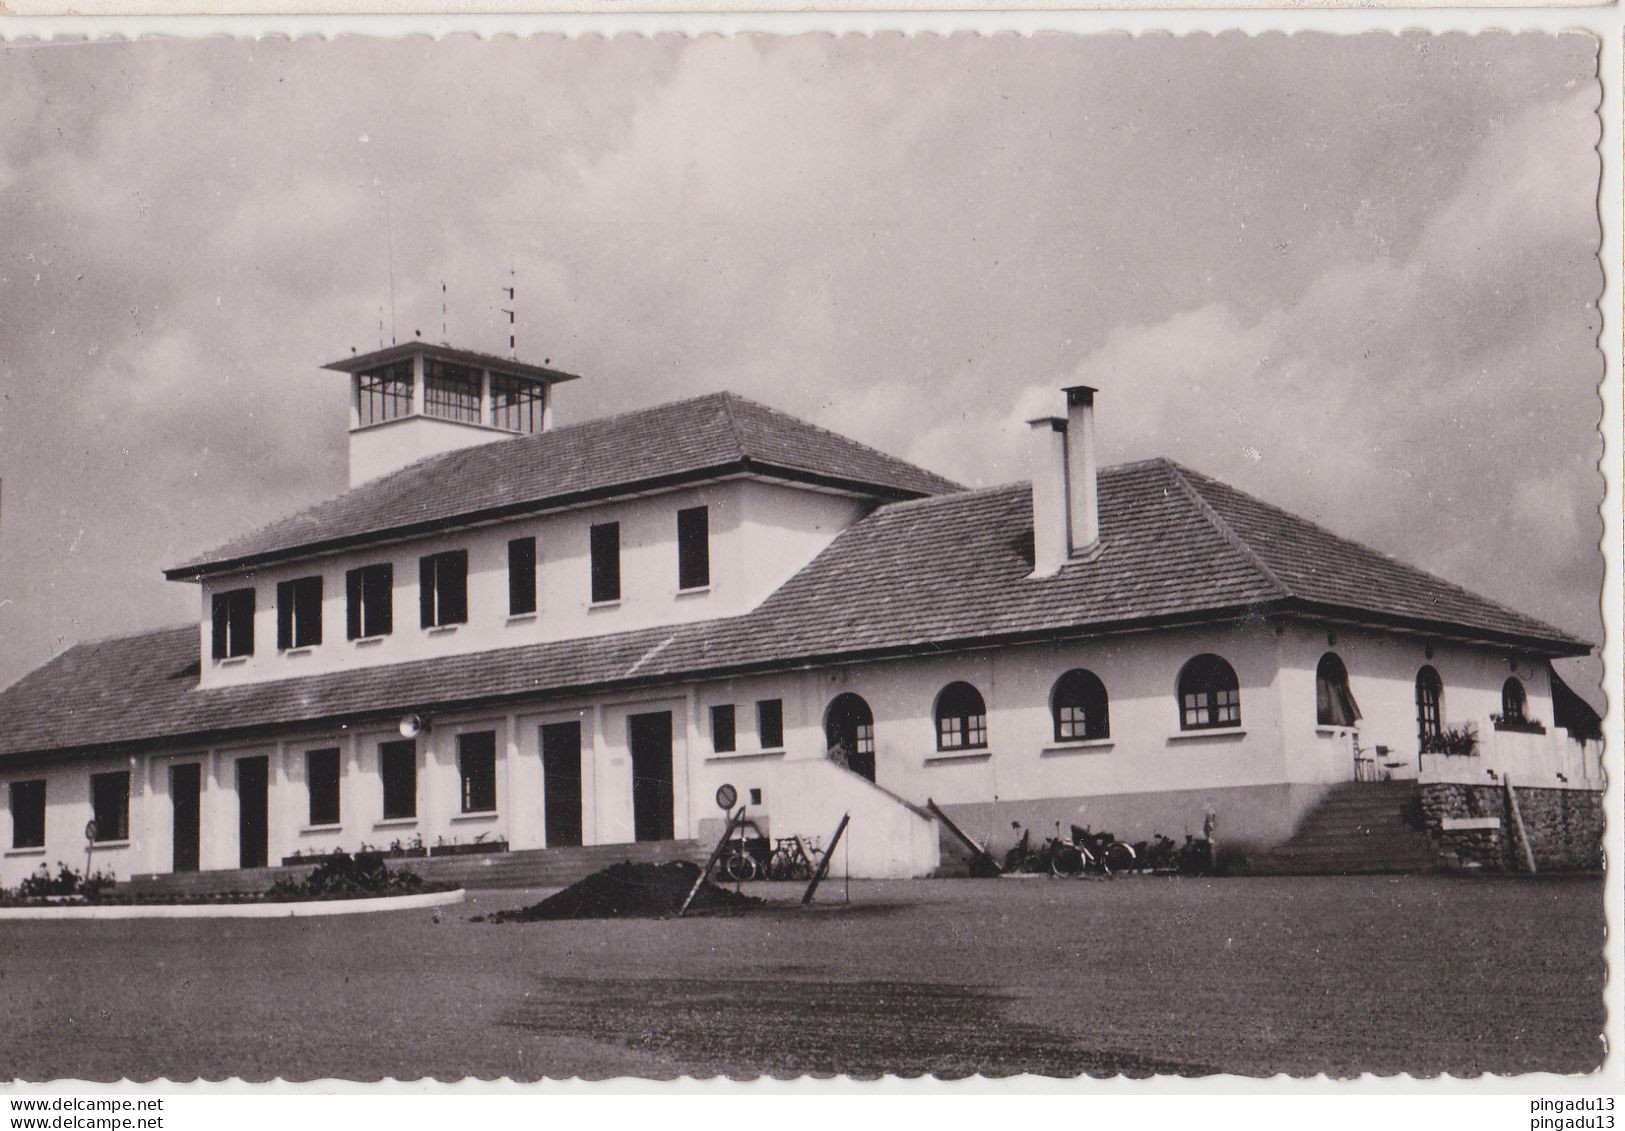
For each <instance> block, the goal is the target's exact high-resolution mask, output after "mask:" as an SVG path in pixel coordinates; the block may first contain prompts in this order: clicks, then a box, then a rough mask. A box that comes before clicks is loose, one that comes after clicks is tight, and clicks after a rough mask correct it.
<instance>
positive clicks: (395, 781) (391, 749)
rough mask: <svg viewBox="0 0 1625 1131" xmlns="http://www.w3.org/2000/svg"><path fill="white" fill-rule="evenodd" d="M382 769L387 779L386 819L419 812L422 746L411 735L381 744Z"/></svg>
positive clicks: (381, 772) (404, 817)
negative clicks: (409, 737)
mask: <svg viewBox="0 0 1625 1131" xmlns="http://www.w3.org/2000/svg"><path fill="white" fill-rule="evenodd" d="M378 772H379V776H380V777H382V778H383V779H384V820H386V821H400V820H405V819H406V818H409V817H416V816H417V815H418V747H417V743H415V742H413V741H412V740H411V739H406V740H405V741H400V742H382V743H379V744H378Z"/></svg>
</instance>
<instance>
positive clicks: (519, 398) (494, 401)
mask: <svg viewBox="0 0 1625 1131" xmlns="http://www.w3.org/2000/svg"><path fill="white" fill-rule="evenodd" d="M546 397H547V394H546V391H545V388H544V387H543V386H541V385H537V384H534V383H532V382H530V381H525V380H521V379H520V378H518V377H509V376H507V375H506V374H503V373H493V374H491V423H492V425H493V426H495V427H497V428H506V429H507V430H508V431H509V432H527V433H529V432H540V431H541V430H542V410H543V409H544V408H545V407H546V406H547V400H546Z"/></svg>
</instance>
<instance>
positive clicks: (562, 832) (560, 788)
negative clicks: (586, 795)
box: [542, 723, 581, 848]
mask: <svg viewBox="0 0 1625 1131" xmlns="http://www.w3.org/2000/svg"><path fill="white" fill-rule="evenodd" d="M542 815H543V820H544V822H545V824H546V828H547V847H549V848H558V847H559V846H560V845H566V844H580V843H581V724H580V723H548V724H546V725H545V726H543V727H542Z"/></svg>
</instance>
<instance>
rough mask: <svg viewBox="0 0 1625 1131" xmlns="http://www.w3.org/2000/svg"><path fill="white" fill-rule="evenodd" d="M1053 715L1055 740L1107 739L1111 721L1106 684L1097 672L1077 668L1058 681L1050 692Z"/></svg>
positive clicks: (1051, 715)
mask: <svg viewBox="0 0 1625 1131" xmlns="http://www.w3.org/2000/svg"><path fill="white" fill-rule="evenodd" d="M1049 713H1050V717H1051V718H1053V719H1054V720H1055V741H1056V742H1067V741H1069V740H1072V739H1078V738H1107V737H1109V736H1110V735H1111V732H1112V729H1111V722H1110V720H1109V719H1108V717H1107V714H1106V685H1105V684H1104V683H1101V682H1100V677H1099V676H1097V675H1096V674H1095V673H1094V672H1086V671H1084V670H1083V669H1082V668H1073V669H1072V670H1071V671H1069V672H1067V673H1066V674H1065V675H1063V676H1062V677H1061V678H1060V679H1058V680H1056V681H1055V687H1054V689H1053V690H1052V691H1051V692H1050V693H1049Z"/></svg>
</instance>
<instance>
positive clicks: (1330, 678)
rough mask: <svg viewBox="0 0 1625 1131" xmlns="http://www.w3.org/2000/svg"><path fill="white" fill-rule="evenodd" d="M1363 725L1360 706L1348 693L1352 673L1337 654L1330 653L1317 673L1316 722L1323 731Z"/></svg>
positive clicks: (1324, 658)
mask: <svg viewBox="0 0 1625 1131" xmlns="http://www.w3.org/2000/svg"><path fill="white" fill-rule="evenodd" d="M1359 721H1360V705H1359V704H1358V703H1356V702H1355V701H1354V692H1353V691H1351V690H1350V689H1349V671H1348V669H1347V668H1345V667H1344V666H1343V661H1342V660H1341V659H1339V658H1338V656H1337V653H1336V652H1327V653H1326V654H1325V655H1324V656H1322V657H1321V658H1320V666H1319V667H1317V668H1316V669H1315V722H1317V723H1319V724H1320V725H1321V726H1323V727H1351V726H1353V725H1354V724H1355V723H1357V722H1359Z"/></svg>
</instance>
